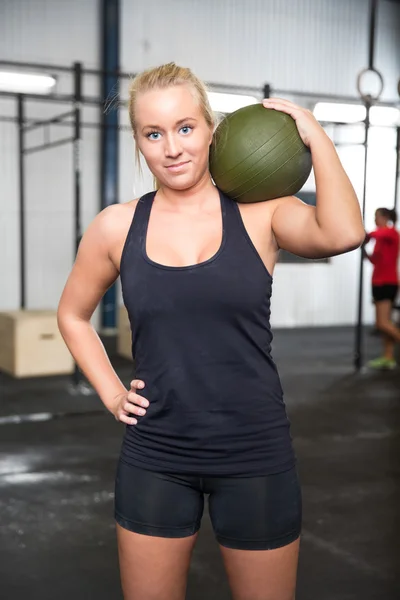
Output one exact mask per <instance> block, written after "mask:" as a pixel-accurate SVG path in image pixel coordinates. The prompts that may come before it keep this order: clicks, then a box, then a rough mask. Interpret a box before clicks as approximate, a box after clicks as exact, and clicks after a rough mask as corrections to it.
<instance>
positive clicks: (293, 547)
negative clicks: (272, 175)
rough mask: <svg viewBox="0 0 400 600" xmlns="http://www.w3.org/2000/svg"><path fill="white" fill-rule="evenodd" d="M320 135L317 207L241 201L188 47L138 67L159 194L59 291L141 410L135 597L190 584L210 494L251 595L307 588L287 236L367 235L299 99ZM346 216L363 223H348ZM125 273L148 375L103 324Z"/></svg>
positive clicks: (122, 470)
mask: <svg viewBox="0 0 400 600" xmlns="http://www.w3.org/2000/svg"><path fill="white" fill-rule="evenodd" d="M264 106H265V109H266V110H280V111H283V112H286V113H288V114H290V115H291V116H292V117H293V119H295V121H296V124H297V127H298V130H299V132H300V135H301V137H302V139H303V140H304V142H305V143H306V144H307V145H308V146H309V147H310V149H311V153H312V158H313V165H314V170H315V178H316V185H317V207H316V208H314V207H310V206H307V205H305V204H303V203H302V202H301V201H299V200H298V199H296V198H294V197H286V198H280V199H277V200H273V201H269V202H261V203H258V204H248V205H240V206H239V205H238V204H236V203H235V202H233V201H231V200H229V199H228V198H227V197H226V196H224V195H223V194H222V193H220V192H219V190H218V189H217V188H216V187H215V186H214V185H213V182H212V179H211V177H210V173H209V169H208V156H209V148H210V145H211V143H212V139H213V130H214V120H213V115H212V111H211V109H210V106H209V103H208V99H207V94H206V90H205V87H204V85H203V84H202V82H201V81H199V80H198V79H197V77H195V76H194V75H193V73H192V72H191V71H190V70H189V69H186V68H182V67H179V66H176V65H175V64H174V63H170V64H167V65H162V66H160V67H158V68H155V69H151V70H149V71H146V72H144V73H142V74H140V75H138V76H137V77H136V78H135V79H134V80H133V82H132V86H131V91H130V107H129V111H130V119H131V124H132V128H133V135H134V138H135V142H136V147H137V149H138V151H140V152H141V153H142V155H143V156H144V158H145V160H146V162H147V165H148V166H149V168H150V170H151V172H152V173H153V175H154V176H155V178H156V179H157V182H158V190H157V192H151V193H149V194H146V195H145V196H143V197H142V198H140V199H139V200H133V201H131V202H128V203H126V204H122V205H115V206H111V207H108V208H106V209H105V210H103V211H102V212H101V213H100V214H99V215H98V216H97V217H96V218H95V219H94V221H93V223H92V224H91V225H90V226H89V228H88V230H87V231H86V233H85V235H84V237H83V239H82V242H81V245H80V248H79V252H78V255H77V259H76V263H75V265H74V267H73V270H72V272H71V274H70V276H69V279H68V281H67V284H66V287H65V290H64V292H63V295H62V298H61V301H60V306H59V325H60V329H61V332H62V335H63V337H64V339H65V341H66V343H67V345H68V347H69V348H70V351H71V353H72V354H73V356H74V357H75V360H76V361H77V363H78V364H79V366H80V367H81V368H82V370H83V372H84V373H85V375H86V376H87V378H88V379H89V381H90V382H91V384H92V385H93V387H94V388H95V389H96V391H97V392H98V394H99V396H100V398H101V399H102V401H103V402H104V404H105V406H106V407H107V408H108V409H109V410H110V412H111V413H112V414H113V415H115V418H116V419H117V420H119V421H121V422H122V423H125V424H126V425H127V427H126V431H125V436H124V440H123V444H122V449H121V459H120V462H119V465H118V472H117V478H116V491H115V515H116V521H117V537H118V548H119V559H120V570H121V581H122V587H123V592H124V597H125V599H126V600H139V599H140V600H155V599H157V600H183V598H184V597H185V589H186V578H187V572H188V568H189V563H190V557H191V553H192V550H193V547H194V543H195V540H196V536H197V531H198V529H199V526H200V520H201V516H202V512H203V504H204V493H206V494H209V509H210V517H211V520H212V523H213V527H214V531H215V533H216V536H217V540H218V541H219V544H220V548H221V552H222V557H223V560H224V563H225V567H226V571H227V575H228V579H229V583H230V586H231V589H232V593H233V597H234V598H235V600H244V599H249V598H251V599H252V600H292V599H293V598H294V594H295V583H296V570H297V560H298V550H299V535H300V525H301V495H300V489H299V483H298V479H297V473H296V467H295V458H294V453H293V448H292V443H291V438H290V433H289V422H288V419H287V417H286V413H285V407H284V403H283V399H282V389H281V386H280V382H279V377H278V374H277V372H276V367H275V365H274V362H273V361H272V359H271V356H270V344H271V339H272V335H271V330H270V325H269V308H270V296H271V284H272V273H273V270H274V266H275V263H276V260H277V255H278V250H279V248H284V249H286V250H288V251H290V252H293V253H295V254H299V255H301V256H304V257H308V258H320V257H327V256H333V255H336V254H340V253H343V252H348V251H350V250H353V249H354V248H357V247H358V246H359V245H360V244H361V243H362V241H363V239H364V236H365V232H364V228H363V224H362V219H361V215H360V209H359V204H358V201H357V198H356V195H355V193H354V190H353V188H352V186H351V184H350V182H349V179H348V178H347V176H346V174H345V172H344V170H343V168H342V166H341V164H340V161H339V159H338V156H337V154H336V151H335V148H334V146H333V144H332V143H331V141H330V140H329V138H328V137H327V136H326V135H325V133H324V131H323V129H322V128H321V127H320V125H319V124H318V123H317V121H316V120H315V119H314V117H313V115H312V114H311V113H310V112H309V111H307V110H304V109H302V108H300V107H298V106H296V105H294V104H292V103H291V102H288V101H286V100H278V99H271V100H265V101H264ZM344 224H345V225H344ZM119 275H121V284H122V292H123V297H124V302H125V305H126V307H127V309H128V313H129V316H130V320H131V325H132V336H133V354H134V357H135V367H136V380H134V381H133V382H132V384H131V389H130V390H126V389H125V388H124V386H123V385H122V383H121V381H120V380H119V379H118V377H117V375H116V373H115V371H114V370H113V368H112V366H111V365H110V362H109V360H108V358H107V356H106V354H105V352H104V348H103V346H102V344H101V342H100V340H99V338H98V336H97V334H96V332H95V331H94V329H93V328H92V326H91V325H90V317H91V315H92V314H93V311H94V310H95V308H96V306H97V305H98V303H99V301H100V300H101V298H102V296H103V294H104V293H105V291H106V290H107V288H108V287H109V286H111V285H112V284H113V283H114V281H115V280H116V279H117V277H118V276H119Z"/></svg>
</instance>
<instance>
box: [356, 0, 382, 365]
mask: <svg viewBox="0 0 400 600" xmlns="http://www.w3.org/2000/svg"><path fill="white" fill-rule="evenodd" d="M377 9H378V0H370V13H369V39H368V68H369V69H373V68H374V53H375V28H376V16H377ZM371 102H372V99H371V98H370V97H368V96H367V97H366V98H364V103H365V108H366V116H365V136H364V145H365V153H364V181H363V200H362V218H363V221H365V212H366V198H367V169H368V145H369V144H368V138H369V129H370V110H371ZM363 297H364V251H363V248H361V250H360V278H359V288H358V308H357V326H356V339H355V349H354V366H355V368H356V370H357V371H359V370H360V369H361V367H362V365H363Z"/></svg>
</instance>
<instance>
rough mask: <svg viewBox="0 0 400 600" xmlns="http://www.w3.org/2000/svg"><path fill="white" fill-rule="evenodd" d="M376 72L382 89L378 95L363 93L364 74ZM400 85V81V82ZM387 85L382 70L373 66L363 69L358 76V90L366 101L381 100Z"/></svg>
mask: <svg viewBox="0 0 400 600" xmlns="http://www.w3.org/2000/svg"><path fill="white" fill-rule="evenodd" d="M370 71H371V72H372V73H375V75H377V76H378V79H379V83H380V89H379V92H378V93H377V94H376V96H371V94H363V92H362V91H361V79H362V78H363V76H364V75H365V74H366V73H369V72H370ZM399 85H400V82H399ZM384 87H385V84H384V82H383V76H382V74H381V73H380V71H378V69H374V68H373V67H371V68H370V67H367V68H366V69H363V70H362V71H360V73H359V74H358V76H357V90H358V93H359V94H360V97H361V98H362V99H363V100H364V101H365V102H376V101H377V100H379V98H380V96H381V94H382V92H383V88H384Z"/></svg>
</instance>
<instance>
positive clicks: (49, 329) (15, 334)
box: [0, 310, 74, 378]
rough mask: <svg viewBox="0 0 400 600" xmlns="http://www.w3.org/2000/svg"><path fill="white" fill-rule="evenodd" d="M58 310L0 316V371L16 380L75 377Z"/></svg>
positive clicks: (6, 313)
mask: <svg viewBox="0 0 400 600" xmlns="http://www.w3.org/2000/svg"><path fill="white" fill-rule="evenodd" d="M73 370H74V360H73V358H72V356H71V354H70V353H69V350H68V348H67V346H66V345H65V342H64V340H63V338H62V337H61V334H60V332H59V330H58V326H57V313H56V311H55V310H12V311H7V312H0V371H4V372H6V373H9V374H10V375H13V376H14V377H17V378H22V377H38V376H45V375H61V374H65V373H72V371H73Z"/></svg>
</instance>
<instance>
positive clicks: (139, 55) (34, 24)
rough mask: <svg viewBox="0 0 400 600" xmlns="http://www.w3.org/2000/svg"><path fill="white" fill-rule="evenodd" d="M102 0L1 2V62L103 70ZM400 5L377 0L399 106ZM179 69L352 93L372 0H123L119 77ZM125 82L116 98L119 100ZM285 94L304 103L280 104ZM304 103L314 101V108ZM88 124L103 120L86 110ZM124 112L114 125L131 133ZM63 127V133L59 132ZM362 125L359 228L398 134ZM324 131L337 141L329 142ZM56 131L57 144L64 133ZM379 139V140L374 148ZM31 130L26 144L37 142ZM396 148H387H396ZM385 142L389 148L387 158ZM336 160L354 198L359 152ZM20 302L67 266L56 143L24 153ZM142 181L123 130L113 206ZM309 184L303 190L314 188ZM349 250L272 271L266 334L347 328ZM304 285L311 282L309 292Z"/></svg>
mask: <svg viewBox="0 0 400 600" xmlns="http://www.w3.org/2000/svg"><path fill="white" fill-rule="evenodd" d="M99 6H100V2H99V0H85V2H82V1H81V0H56V1H54V0H53V1H52V0H35V2H27V1H26V0H3V2H2V3H1V6H0V54H1V56H2V57H3V59H9V60H21V61H24V60H25V61H37V62H43V63H55V64H65V65H71V64H72V63H73V62H74V61H77V60H80V61H82V62H83V63H84V66H85V67H98V66H99V53H100V47H99V39H100V36H99V28H100V25H99V14H100V11H99ZM399 39H400V6H399V5H396V4H395V3H393V2H389V1H385V0H381V2H380V6H379V18H378V23H377V42H376V59H375V63H376V65H377V66H378V67H379V69H380V70H381V71H382V73H383V76H384V78H385V90H384V95H383V99H384V98H386V99H394V98H396V95H397V92H396V85H397V80H398V78H399V73H400V53H399V52H398V47H399ZM169 60H175V61H176V62H180V63H182V64H184V65H187V66H190V67H191V68H193V69H194V70H195V72H196V73H197V74H198V75H199V76H201V77H203V78H204V79H205V80H206V81H210V82H215V83H220V84H224V83H226V84H229V85H232V84H237V85H241V86H243V85H248V86H251V87H254V86H256V87H260V88H262V86H263V84H264V83H270V84H271V85H272V86H273V88H275V89H280V90H295V89H296V90H303V91H308V92H322V93H332V94H342V95H346V94H347V95H352V96H355V95H356V88H355V82H356V76H357V73H358V72H359V71H360V70H361V69H362V68H364V67H366V66H367V62H368V0H297V1H293V0H221V1H218V2H216V1H215V0H121V70H122V71H125V72H133V73H134V72H137V71H138V70H141V69H143V68H146V67H148V66H153V65H156V64H160V63H162V62H166V61H169ZM127 87H128V83H127V82H122V84H121V98H124V99H126V98H127ZM57 91H60V92H61V93H71V91H72V78H70V77H68V76H63V77H60V78H59V85H58V86H57ZM84 94H85V95H92V96H96V95H98V94H99V82H98V81H97V80H96V79H95V78H89V77H85V81H84ZM286 97H288V98H289V99H294V100H295V101H299V102H302V103H303V105H306V103H307V101H306V100H304V99H303V100H299V99H297V98H295V97H292V96H290V95H289V94H287V95H286ZM309 107H310V108H312V105H310V106H309ZM68 109H69V107H67V106H64V105H60V104H54V105H53V104H48V103H44V102H43V103H38V102H30V103H29V114H28V116H29V117H38V118H40V117H45V118H48V117H50V116H52V115H53V114H57V113H59V112H63V111H64V110H68ZM0 113H1V114H3V115H4V114H10V115H14V114H15V102H14V101H13V100H8V99H7V100H5V99H4V98H0ZM84 120H86V121H88V120H91V121H94V122H96V121H98V109H96V108H89V107H85V109H84ZM127 123H128V119H127V113H126V110H125V109H122V114H121V124H123V125H124V124H127ZM60 129H61V128H60ZM374 129H375V131H374V130H371V155H370V156H371V159H370V164H369V194H368V198H367V203H368V212H367V219H366V225H367V227H371V226H372V218H373V213H374V210H375V208H376V206H378V205H388V206H389V205H391V204H392V203H393V190H394V172H395V152H394V137H393V136H392V137H393V144H392V138H390V140H388V144H386V141H385V143H384V144H383V143H382V136H389V137H390V136H391V133H393V132H382V131H378V128H374ZM332 134H333V133H332ZM52 135H54V136H56V135H59V136H60V137H61V136H65V135H68V134H67V133H66V131H64V130H62V131H60V132H59V131H58V130H56V131H55V133H54V134H53V133H52ZM83 135H84V141H83V146H82V152H83V166H82V168H83V190H82V211H83V213H82V217H83V224H84V226H86V225H87V224H88V222H90V220H91V219H92V218H93V216H94V215H95V214H96V212H97V211H98V209H99V190H98V168H99V167H98V163H99V134H98V132H97V131H94V130H87V129H85V130H84V132H83ZM359 135H360V134H359V132H357V131H353V128H351V129H350V128H349V129H348V130H346V132H344V131H340V132H339V131H336V132H335V139H339V140H341V139H343V140H347V141H348V140H349V139H350V140H351V141H359V139H360V138H359ZM374 140H375V141H374ZM41 141H42V138H41V134H40V133H35V134H32V138H31V143H32V144H34V143H40V142H41ZM392 146H393V147H392ZM382 147H385V148H386V147H387V148H388V150H387V153H386V155H383V153H382ZM339 153H340V155H341V158H342V160H343V163H344V165H345V167H346V169H347V170H348V173H349V175H350V177H351V179H352V181H353V184H354V185H355V187H356V190H357V192H358V194H359V197H360V198H361V193H362V176H363V149H362V147H361V146H348V145H346V146H344V147H343V148H339ZM0 158H1V160H0V176H1V179H2V191H1V196H0V207H1V208H0V211H1V219H0V252H1V255H2V256H3V257H6V260H5V261H4V260H2V261H0V277H1V281H2V294H1V295H0V310H5V309H11V308H16V307H17V303H18V294H19V277H18V265H19V255H18V252H19V250H18V248H19V246H18V219H17V202H18V171H17V168H18V162H17V132H16V127H15V125H14V124H5V123H0ZM26 171H27V175H26V189H27V192H26V195H27V199H26V200H27V212H28V214H27V249H28V251H27V261H28V262H27V271H28V281H27V301H28V307H29V308H54V307H55V306H56V305H57V301H58V298H59V295H60V293H61V290H62V286H63V283H64V282H65V279H66V277H67V274H68V271H69V269H70V267H71V264H72V260H73V245H74V240H73V234H72V227H73V219H72V202H73V197H72V185H73V181H72V150H71V149H70V148H69V147H62V148H58V149H57V148H55V149H50V150H46V151H44V152H40V153H38V154H33V155H28V156H27V157H26ZM150 186H151V177H150V176H149V173H148V172H147V171H146V169H144V175H143V177H141V176H140V175H139V173H138V172H137V170H136V168H135V166H134V146H133V142H132V137H131V135H130V133H129V132H126V131H121V135H120V201H121V202H124V201H127V200H129V199H131V198H132V197H135V196H138V195H140V194H142V193H144V192H145V191H148V190H149V189H150ZM312 188H313V181H312V179H310V181H309V182H308V183H307V184H306V188H305V189H312ZM358 266H359V255H358V252H353V253H351V254H349V255H345V256H342V257H337V258H334V259H332V260H331V261H330V263H329V264H320V263H307V264H295V265H292V264H280V265H278V266H277V268H276V271H275V276H274V299H273V315H274V319H273V324H274V325H275V326H302V325H315V326H318V325H335V324H350V323H354V321H355V311H356V296H357V288H358ZM368 269H369V267H368V266H367V270H366V277H365V286H366V288H365V289H366V294H365V319H366V321H368V320H371V319H372V310H371V306H370V301H369V271H368ZM311 282H312V284H311Z"/></svg>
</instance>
